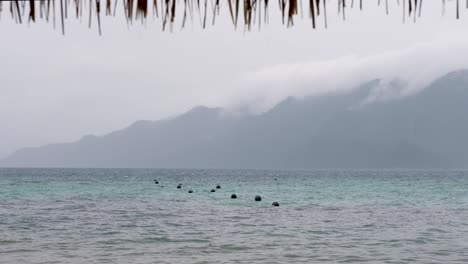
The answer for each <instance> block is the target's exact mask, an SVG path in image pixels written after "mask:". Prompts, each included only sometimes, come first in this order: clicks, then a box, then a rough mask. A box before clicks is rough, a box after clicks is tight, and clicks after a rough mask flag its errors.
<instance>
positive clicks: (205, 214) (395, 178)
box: [0, 169, 468, 263]
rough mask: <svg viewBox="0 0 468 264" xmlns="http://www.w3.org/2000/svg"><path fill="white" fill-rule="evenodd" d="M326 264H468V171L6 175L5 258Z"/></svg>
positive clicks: (1, 179)
mask: <svg viewBox="0 0 468 264" xmlns="http://www.w3.org/2000/svg"><path fill="white" fill-rule="evenodd" d="M153 179H158V180H159V185H156V184H154V183H153ZM179 183H182V184H183V188H182V189H177V188H176V186H177V184H179ZM216 184H221V187H222V188H221V189H219V190H217V191H216V192H215V193H210V192H209V191H210V189H212V188H214V187H215V186H216ZM163 186H164V187H163ZM188 189H193V190H194V193H193V194H189V193H188V192H187V191H188ZM232 193H236V194H237V195H238V199H237V200H231V199H230V195H231V194H232ZM255 195H261V196H262V198H263V200H262V201H261V202H255V201H254V196H255ZM273 201H278V202H279V203H280V207H272V206H271V203H272V202H273ZM327 262H328V263H352V262H354V263H363V262H366V263H467V262H468V171H456V170H453V171H443V170H438V171H425V170H421V171H418V170H411V171H406V170H317V171H263V170H162V169H0V263H327Z"/></svg>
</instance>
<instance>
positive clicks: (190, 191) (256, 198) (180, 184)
mask: <svg viewBox="0 0 468 264" xmlns="http://www.w3.org/2000/svg"><path fill="white" fill-rule="evenodd" d="M275 180H276V179H275ZM154 184H159V181H157V180H154ZM177 189H182V183H179V184H178V185H177ZM216 189H221V185H219V184H217V185H216ZM210 192H212V193H213V192H216V190H215V189H211V191H210ZM188 193H193V190H192V189H190V190H188ZM231 199H237V195H236V194H235V193H233V194H231ZM255 201H256V202H260V201H262V197H261V196H260V195H256V196H255ZM271 205H272V206H279V203H278V202H273V203H272V204H271Z"/></svg>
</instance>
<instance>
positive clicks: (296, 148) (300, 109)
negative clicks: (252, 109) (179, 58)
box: [0, 70, 468, 168]
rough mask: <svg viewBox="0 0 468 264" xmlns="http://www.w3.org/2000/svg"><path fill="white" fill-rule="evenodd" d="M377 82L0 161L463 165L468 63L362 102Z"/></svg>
mask: <svg viewBox="0 0 468 264" xmlns="http://www.w3.org/2000/svg"><path fill="white" fill-rule="evenodd" d="M378 84H379V80H372V81H369V82H367V83H365V84H363V85H361V86H360V87H358V88H356V89H354V90H353V91H352V92H350V93H346V94H333V95H325V96H320V97H308V98H301V99H296V98H287V99H285V100H283V101H282V102H280V103H278V104H277V105H276V106H275V107H273V108H272V109H270V110H269V111H267V112H264V113H261V114H257V115H245V116H241V117H239V116H236V117H234V116H230V115H223V111H224V110H223V109H221V108H208V107H204V106H200V107H195V108H193V109H192V110H190V111H188V112H186V113H184V114H182V115H179V116H177V117H174V118H171V119H164V120H157V121H148V120H146V121H145V120H142V121H136V122H134V123H133V124H131V125H130V126H128V127H126V128H123V129H121V130H117V131H114V132H111V133H109V134H107V135H104V136H99V137H97V136H93V135H88V136H84V137H82V138H81V139H79V140H77V141H75V142H71V143H59V144H50V145H46V146H42V147H38V148H24V149H21V150H18V151H17V152H15V153H13V154H12V155H10V156H9V157H7V158H6V159H4V160H2V161H0V166H7V167H130V168H133V167H145V168H147V167H166V168H169V167H171V168H332V167H333V168H455V167H459V168H462V167H463V168H466V167H468V140H467V139H468V138H467V136H466V135H468V122H466V121H468V118H467V117H468V104H466V102H465V101H466V98H468V71H466V70H462V71H457V72H452V73H449V74H447V75H445V76H442V77H441V78H439V79H437V80H436V81H434V82H433V83H432V84H430V85H429V86H428V87H427V88H425V89H424V90H422V91H420V92H419V93H417V94H414V95H410V96H406V97H404V98H400V99H398V100H388V101H385V102H373V103H368V104H365V105H363V102H364V101H365V100H366V98H368V96H369V94H370V92H371V91H373V89H376V86H377V85H378ZM464 98H465V100H464ZM357 106H359V107H357Z"/></svg>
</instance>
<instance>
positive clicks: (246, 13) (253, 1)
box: [0, 0, 468, 34]
mask: <svg viewBox="0 0 468 264" xmlns="http://www.w3.org/2000/svg"><path fill="white" fill-rule="evenodd" d="M36 1H38V2H39V5H38V8H37V6H36ZM56 1H59V7H60V10H59V12H60V22H61V28H62V33H63V34H65V21H66V20H67V19H69V16H68V15H67V14H68V9H69V8H72V10H73V9H74V10H73V11H74V13H75V14H76V18H79V19H81V17H83V8H84V7H85V6H86V1H88V0H0V15H1V13H2V12H4V8H3V5H2V4H3V2H10V8H9V11H10V13H11V17H12V19H13V20H14V21H16V22H17V23H20V24H21V23H22V22H23V21H24V20H25V19H23V17H24V16H25V14H26V15H27V18H28V19H27V20H28V21H29V22H36V21H37V20H38V19H45V20H46V21H49V17H50V13H51V12H52V18H53V25H54V28H55V2H56ZM102 1H105V2H103V4H105V14H106V15H107V16H110V15H112V14H113V15H114V16H116V15H117V13H116V9H117V3H118V2H119V3H122V6H123V10H124V12H123V14H124V16H125V19H126V20H127V22H128V24H131V23H132V21H133V18H134V17H135V18H137V19H141V20H142V21H143V20H145V19H146V18H147V16H148V9H150V8H151V9H152V10H153V16H154V17H159V10H161V19H162V24H163V30H165V29H166V25H167V24H168V23H169V24H170V25H171V28H172V25H173V24H174V23H175V21H176V15H177V12H179V14H181V16H180V17H181V19H180V20H181V22H182V27H184V26H185V25H186V21H187V17H188V16H190V18H191V19H192V21H193V16H194V14H193V13H194V12H198V16H199V18H200V23H201V25H202V27H203V28H206V27H207V23H206V22H207V19H211V21H212V24H214V23H215V22H216V17H217V16H219V15H220V14H226V13H223V12H220V9H221V8H222V7H223V6H227V8H228V9H229V10H228V14H229V17H230V20H231V21H232V23H233V25H234V27H235V28H237V25H238V23H239V9H240V8H242V12H243V14H242V18H243V20H244V21H243V23H244V26H245V28H246V29H247V30H250V29H251V28H252V25H253V24H258V26H259V27H260V25H261V23H262V19H263V21H264V22H265V23H267V22H268V21H269V6H270V4H269V0H242V2H241V0H201V1H202V2H201V3H200V0H160V1H161V2H160V3H158V1H159V0H102ZM112 1H114V12H112V11H111V7H112V4H113V3H112ZM180 1H183V5H177V2H180ZM203 1H204V2H203ZM208 1H210V2H211V8H212V12H208ZM303 1H305V3H306V4H308V5H309V8H308V9H307V8H306V7H304V10H308V11H309V17H310V19H311V22H312V28H316V27H317V17H318V16H320V15H323V17H324V27H325V28H327V26H328V25H327V24H328V23H327V2H330V1H332V0H308V1H307V0H278V3H279V11H280V15H281V19H282V22H283V24H285V25H286V26H287V27H290V26H293V25H294V17H295V16H297V15H298V13H299V9H300V13H301V17H302V10H303V9H302V8H303ZM333 1H336V2H337V3H338V12H339V13H340V14H341V15H342V16H343V19H345V18H346V9H348V8H353V7H354V0H350V1H351V3H350V4H347V3H346V0H333ZM356 1H357V0H356ZM369 1H371V2H372V1H375V0H369ZM441 1H442V10H443V13H444V12H445V6H446V4H447V1H446V0H441ZM69 2H70V4H69ZM226 2H227V3H226ZM363 2H364V1H363V0H359V9H360V10H362V9H363ZM381 2H382V0H379V1H378V4H379V5H380V4H381ZM455 2H456V13H455V17H456V18H457V19H458V18H460V0H456V1H455ZM26 3H28V4H26ZM348 3H349V2H348ZM396 3H397V4H398V5H400V1H399V0H397V1H396ZM321 4H322V6H321ZM150 5H152V6H150ZM422 5H423V1H422V0H402V4H401V5H400V6H401V8H402V10H403V22H405V17H406V16H409V17H411V16H412V15H413V17H414V20H416V18H417V17H419V16H421V12H422V11H421V10H422ZM88 8H89V18H88V19H89V27H91V22H92V16H93V15H96V20H97V26H98V30H99V33H100V32H101V15H100V14H101V0H89V7H88ZM177 8H179V9H182V10H179V11H178V10H177ZM384 8H385V12H386V13H387V14H388V13H389V1H388V0H385V7H384ZM466 8H468V0H467V1H466ZM38 10H39V11H38ZM262 10H263V14H262ZM257 11H258V12H257ZM37 13H38V14H39V16H37ZM210 13H211V14H210ZM262 15H263V18H262ZM209 16H211V17H210V18H208V17H209ZM257 16H258V17H257ZM0 17H1V16H0Z"/></svg>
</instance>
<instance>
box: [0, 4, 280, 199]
mask: <svg viewBox="0 0 468 264" xmlns="http://www.w3.org/2000/svg"><path fill="white" fill-rule="evenodd" d="M0 1H1V0H0ZM275 180H276V179H275ZM153 182H154V183H155V184H159V181H158V180H153ZM163 186H164V185H161V187H163ZM176 188H177V189H182V183H179V184H177V187H176ZM215 188H216V189H221V185H219V184H217V185H216V187H215ZM215 188H213V189H211V190H210V192H212V193H214V192H216V189H215ZM188 193H194V191H193V189H189V190H188ZM231 199H237V194H235V193H233V194H231ZM254 200H255V201H256V202H260V201H262V197H261V196H260V195H256V196H255V198H254ZM271 205H272V206H275V207H277V206H279V203H278V202H273V203H272V204H271Z"/></svg>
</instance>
